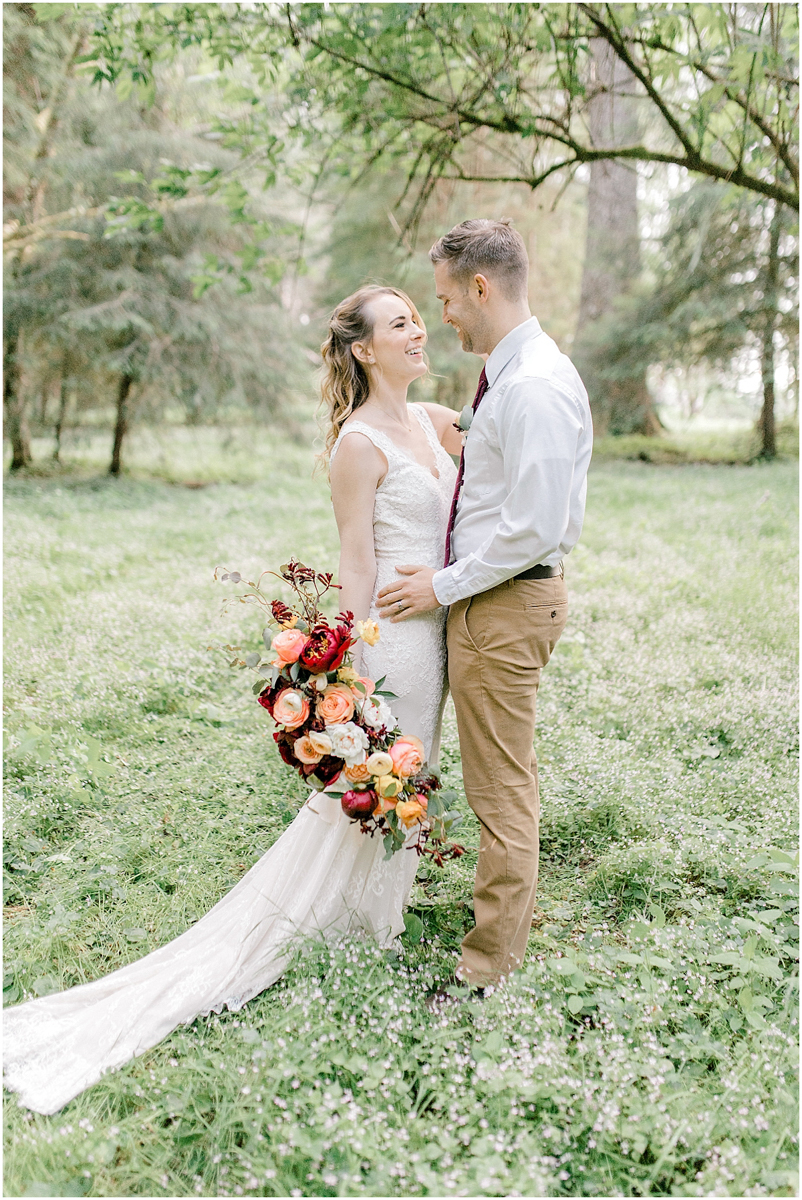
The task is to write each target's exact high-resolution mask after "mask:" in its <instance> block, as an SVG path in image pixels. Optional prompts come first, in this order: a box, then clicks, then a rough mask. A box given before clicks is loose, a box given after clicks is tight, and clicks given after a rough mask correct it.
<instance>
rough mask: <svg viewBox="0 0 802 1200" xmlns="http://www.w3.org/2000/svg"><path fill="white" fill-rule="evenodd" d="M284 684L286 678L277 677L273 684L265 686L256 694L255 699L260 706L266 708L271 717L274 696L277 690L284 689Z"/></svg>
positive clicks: (277, 692) (285, 683)
mask: <svg viewBox="0 0 802 1200" xmlns="http://www.w3.org/2000/svg"><path fill="white" fill-rule="evenodd" d="M286 686H287V681H286V679H277V680H276V682H275V684H273V685H272V686H271V687H266V688H265V690H264V691H263V692H260V693H259V695H258V696H257V700H258V701H259V703H260V704H261V706H262V708H266V709H267V711H268V712H269V713H270V715H271V717H272V716H273V706H274V704H275V703H276V697H277V696H278V694H279V692H281V691H283V690H284V688H285V687H286Z"/></svg>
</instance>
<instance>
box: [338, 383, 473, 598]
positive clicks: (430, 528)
mask: <svg viewBox="0 0 802 1200" xmlns="http://www.w3.org/2000/svg"><path fill="white" fill-rule="evenodd" d="M409 409H410V412H413V413H414V414H415V416H416V417H417V418H418V420H419V421H420V424H421V426H422V428H423V430H424V432H425V434H426V437H427V439H428V441H429V445H430V447H431V449H432V451H433V452H434V456H435V465H436V467H437V471H438V475H439V478H436V477H435V476H434V475H433V474H432V472H431V471H430V470H429V468H428V467H426V466H424V465H423V464H421V463H419V462H417V461H416V460H415V459H413V458H412V457H411V455H409V454H408V453H407V452H406V451H405V450H402V449H401V448H400V447H399V446H396V444H395V442H393V441H392V439H391V438H389V437H388V436H387V434H386V433H382V432H381V431H380V430H378V429H374V428H373V426H372V425H368V424H367V422H365V421H351V422H350V424H348V425H347V426H346V427H345V429H343V430H342V431H341V433H340V436H339V437H338V439H337V441H336V443H335V445H334V449H333V450H332V457H334V455H335V454H336V453H337V450H338V449H339V447H340V445H341V443H342V441H343V438H345V437H347V436H348V435H349V434H352V433H361V434H364V436H365V437H367V438H368V439H369V440H370V441H371V442H372V443H373V445H374V446H376V448H377V449H378V450H381V452H382V454H383V455H384V457H385V458H386V459H387V474H386V475H385V477H384V479H383V480H382V482H381V484H380V485H379V487H378V488H377V489H376V500H375V503H374V506H373V539H374V545H375V550H376V561H377V563H378V564H379V571H380V573H381V574H384V568H385V567H386V564H388V563H390V564H391V565H392V566H398V565H400V564H402V563H418V564H420V565H421V566H427V567H437V568H439V567H441V566H442V565H443V545H444V539H445V528H446V525H447V524H448V514H449V511H450V509H451V498H452V496H453V494H454V484H455V482H456V468H455V467H454V464H453V462H452V460H451V458H450V457H449V455H448V454H447V453H446V451H445V450H444V449H443V447H442V446H441V445H440V442H439V441H438V438H437V434H436V433H435V429H434V426H433V425H432V422H431V419H430V417H429V414H428V413H427V412H426V409H425V408H423V406H422V405H420V404H410V406H409ZM380 586H381V587H383V586H384V583H382V584H381V585H380Z"/></svg>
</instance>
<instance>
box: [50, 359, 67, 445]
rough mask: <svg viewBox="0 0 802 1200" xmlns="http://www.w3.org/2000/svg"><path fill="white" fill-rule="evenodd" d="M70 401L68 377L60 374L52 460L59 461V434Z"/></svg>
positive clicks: (62, 427) (62, 429)
mask: <svg viewBox="0 0 802 1200" xmlns="http://www.w3.org/2000/svg"><path fill="white" fill-rule="evenodd" d="M69 402H70V393H69V390H68V379H67V376H66V375H65V374H62V376H61V389H60V392H59V402H58V416H57V417H56V425H55V435H56V445H55V449H54V450H53V461H54V462H61V435H62V434H63V432H64V421H65V420H66V417H67V405H68V404H69Z"/></svg>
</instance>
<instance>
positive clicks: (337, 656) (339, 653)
mask: <svg viewBox="0 0 802 1200" xmlns="http://www.w3.org/2000/svg"><path fill="white" fill-rule="evenodd" d="M341 615H342V614H341ZM351 632H352V626H351V622H350V621H349V620H347V618H346V620H345V621H344V622H343V623H341V624H339V625H338V626H337V628H336V629H331V628H330V626H328V625H325V624H322V623H321V624H319V625H316V626H315V627H314V629H312V630H311V631H310V634H309V641H308V642H307V643H306V646H305V647H304V649H303V651H302V652H301V654H300V656H299V658H298V661H299V663H300V664H301V666H302V667H306V669H307V671H311V672H312V673H313V674H314V675H321V674H322V673H323V672H324V671H326V672H328V671H336V670H337V668H338V667H341V666H342V663H343V659H344V658H345V656H346V654H347V653H348V650H349V648H350V647H351V646H353V644H354V641H355V639H354V638H352V637H351Z"/></svg>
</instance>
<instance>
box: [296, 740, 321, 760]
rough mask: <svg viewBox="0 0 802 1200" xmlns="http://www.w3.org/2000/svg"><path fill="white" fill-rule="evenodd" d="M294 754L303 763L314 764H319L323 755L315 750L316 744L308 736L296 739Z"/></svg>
mask: <svg viewBox="0 0 802 1200" xmlns="http://www.w3.org/2000/svg"><path fill="white" fill-rule="evenodd" d="M292 751H293V754H294V755H295V757H296V758H297V759H299V760H300V762H302V763H307V764H312V763H319V762H320V760H321V758H322V757H323V755H322V754H321V753H320V752H319V751H318V750H316V749H315V746H314V743H313V742H312V739H311V738H310V737H309V735H308V734H304V736H303V737H299V738H296V739H295V743H294V744H293V747H292Z"/></svg>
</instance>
